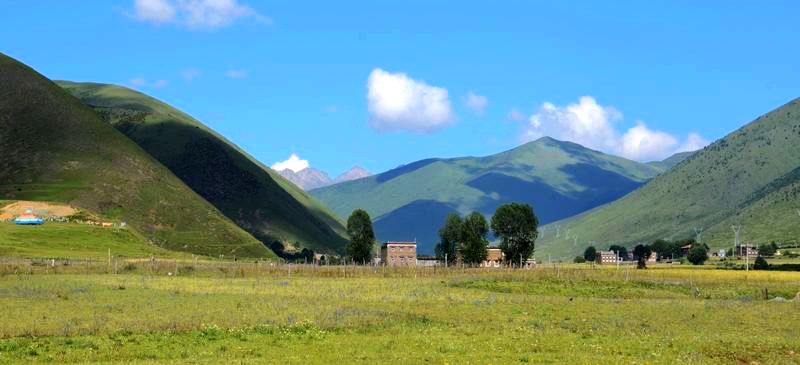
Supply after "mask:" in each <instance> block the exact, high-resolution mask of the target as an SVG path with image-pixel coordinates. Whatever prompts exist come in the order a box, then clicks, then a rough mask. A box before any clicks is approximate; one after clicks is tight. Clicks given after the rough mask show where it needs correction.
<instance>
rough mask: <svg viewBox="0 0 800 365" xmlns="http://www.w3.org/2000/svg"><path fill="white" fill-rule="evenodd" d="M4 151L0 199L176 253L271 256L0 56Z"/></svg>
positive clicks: (90, 116)
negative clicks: (135, 235) (81, 214)
mask: <svg viewBox="0 0 800 365" xmlns="http://www.w3.org/2000/svg"><path fill="white" fill-rule="evenodd" d="M0 146H2V154H0V198H3V199H10V200H14V199H19V200H45V201H55V202H65V203H69V204H70V205H72V206H75V207H78V208H81V209H84V210H87V211H90V212H94V213H97V214H100V215H103V216H104V217H106V218H108V219H111V220H117V221H126V222H127V223H128V224H129V226H130V227H132V228H134V229H135V230H136V231H138V232H139V233H141V234H142V235H143V236H144V237H146V238H147V239H149V240H151V241H153V242H154V243H156V244H157V245H159V246H161V247H165V248H169V249H173V250H181V251H189V252H194V253H200V254H208V255H217V254H228V255H230V254H237V255H239V256H259V257H260V256H267V255H270V254H271V253H270V252H269V250H267V249H266V248H265V247H264V245H263V244H261V243H260V242H259V241H258V240H256V239H254V238H253V237H252V236H251V235H249V234H247V232H245V231H243V230H241V229H240V228H239V227H237V226H236V225H235V224H234V223H233V222H231V221H230V220H229V219H227V218H226V217H225V216H223V215H222V214H221V213H220V212H219V211H218V210H216V209H215V208H214V207H213V206H211V205H210V204H208V203H207V202H206V201H205V200H203V199H202V198H201V197H199V196H198V195H197V194H195V193H194V192H193V191H192V190H191V189H189V188H188V187H187V186H186V185H185V184H183V183H182V182H181V181H180V180H179V179H178V178H176V177H175V176H174V175H173V174H172V173H170V171H169V170H167V169H166V168H165V167H164V166H162V165H161V164H159V163H158V161H156V160H154V159H152V158H151V157H150V156H149V155H148V154H147V153H146V152H145V151H143V150H142V149H141V148H139V147H138V146H137V145H136V144H134V143H133V142H131V141H130V140H129V139H128V138H126V137H125V136H124V135H122V134H121V133H119V132H118V131H116V130H115V129H114V128H112V127H110V126H109V125H108V124H107V123H104V122H103V121H102V120H100V118H99V117H98V115H97V113H95V112H94V111H93V110H92V109H90V108H88V107H86V106H85V105H83V104H82V103H81V102H80V101H79V100H78V99H76V98H74V97H72V96H71V95H70V94H68V93H67V92H65V91H64V90H62V89H61V88H59V87H58V86H57V85H56V84H54V83H53V82H52V81H50V80H48V79H47V78H45V77H44V76H42V75H40V74H38V73H36V72H35V71H34V70H32V69H30V68H28V67H27V66H25V65H23V64H21V63H19V62H17V61H15V60H13V59H11V58H9V57H7V56H5V55H2V54H0Z"/></svg>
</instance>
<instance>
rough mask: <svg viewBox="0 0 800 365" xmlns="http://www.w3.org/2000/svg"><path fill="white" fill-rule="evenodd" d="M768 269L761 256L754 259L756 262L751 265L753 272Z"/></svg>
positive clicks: (767, 264)
mask: <svg viewBox="0 0 800 365" xmlns="http://www.w3.org/2000/svg"><path fill="white" fill-rule="evenodd" d="M767 269H769V263H768V262H767V260H766V259H764V257H763V256H761V255H759V256H758V257H756V262H755V263H753V270H767Z"/></svg>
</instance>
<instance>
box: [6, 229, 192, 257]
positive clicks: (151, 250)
mask: <svg viewBox="0 0 800 365" xmlns="http://www.w3.org/2000/svg"><path fill="white" fill-rule="evenodd" d="M108 250H111V253H112V255H114V256H122V257H148V256H151V255H155V256H158V257H170V256H177V255H179V254H178V253H175V252H171V251H168V250H165V249H162V248H160V247H158V246H155V245H151V244H149V243H148V241H147V240H146V239H145V238H144V237H141V236H140V235H138V234H136V233H135V232H133V231H131V230H128V229H112V228H101V227H97V226H90V225H82V224H75V223H53V222H48V223H46V224H44V225H41V226H20V225H16V224H13V223H10V222H0V256H15V257H40V258H73V259H82V258H90V259H103V258H106V257H107V256H108Z"/></svg>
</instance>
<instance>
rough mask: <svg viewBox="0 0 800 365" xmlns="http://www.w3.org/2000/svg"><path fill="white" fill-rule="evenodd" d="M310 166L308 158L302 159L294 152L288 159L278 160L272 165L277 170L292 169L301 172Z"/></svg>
mask: <svg viewBox="0 0 800 365" xmlns="http://www.w3.org/2000/svg"><path fill="white" fill-rule="evenodd" d="M309 166H310V165H309V163H308V160H302V159H300V157H299V156H297V154H295V153H293V154H292V155H291V156H289V158H288V159H287V160H285V161H279V162H276V163H274V164H272V166H271V167H272V169H273V170H275V171H283V170H292V171H293V172H299V171H301V170H303V169H307V168H308V167H309Z"/></svg>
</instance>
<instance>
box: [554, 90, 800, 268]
mask: <svg viewBox="0 0 800 365" xmlns="http://www.w3.org/2000/svg"><path fill="white" fill-rule="evenodd" d="M798 167H800V99H795V100H793V101H791V102H789V103H788V104H786V105H784V106H782V107H780V108H778V109H776V110H774V111H772V112H770V113H768V114H766V115H763V116H761V117H759V118H758V119H756V120H755V121H753V122H752V123H749V124H748V125H746V126H744V127H742V128H741V129H739V130H737V131H735V132H733V133H731V134H729V135H728V136H726V137H724V138H722V139H720V140H718V141H716V142H714V143H713V144H711V145H710V146H708V147H706V148H704V149H703V150H702V151H699V152H697V153H696V154H694V155H692V156H691V157H689V158H688V159H686V160H685V161H684V162H682V163H680V164H678V165H677V166H675V167H674V168H673V169H671V170H669V171H667V172H666V173H664V174H662V175H660V176H658V177H657V178H655V179H653V180H652V181H651V182H650V183H648V184H647V185H645V186H644V187H642V188H640V189H638V190H636V191H634V192H632V193H631V194H629V195H627V196H625V197H624V198H622V199H620V200H618V201H615V202H613V203H611V204H608V205H606V206H603V207H600V208H597V209H595V210H593V211H590V212H587V213H585V214H582V215H580V216H578V217H574V218H570V219H567V220H564V221H562V222H557V223H554V224H553V225H551V227H548V228H547V229H549V232H550V234H547V233H546V234H545V237H544V239H542V240H541V244H540V245H539V247H540V248H541V250H540V252H541V253H550V254H555V255H560V256H564V257H567V256H569V255H571V254H574V253H577V252H579V251H580V250H582V249H583V247H573V246H572V243H567V242H566V241H565V240H564V239H563V235H562V237H561V239H555V237H554V235H553V234H552V233H553V232H555V226H556V225H560V226H561V229H560V230H561V232H566V231H567V230H569V231H570V234H571V235H573V236H574V235H578V237H579V239H580V241H581V242H582V243H580V244H579V245H578V246H585V245H586V242H588V241H592V240H595V241H597V242H598V246H600V247H601V248H605V247H607V246H608V245H609V244H624V245H628V246H630V245H634V244H636V243H637V242H649V241H652V240H654V239H657V238H670V237H672V238H684V237H690V236H693V234H694V233H693V229H694V228H695V227H698V228H700V227H702V228H703V229H704V233H703V235H702V239H703V241H704V242H706V243H708V244H709V245H710V246H711V247H713V248H718V247H728V246H731V245H732V244H733V243H732V242H733V231H732V230H731V225H733V224H741V225H742V226H743V229H742V236H741V237H742V239H743V240H753V241H757V242H764V241H770V240H778V241H793V240H797V239H798V238H800V216H798V215H797V213H796V211H795V209H797V208H800V199H798V184H799V182H798V175H800V172H798ZM546 232H547V231H546Z"/></svg>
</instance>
